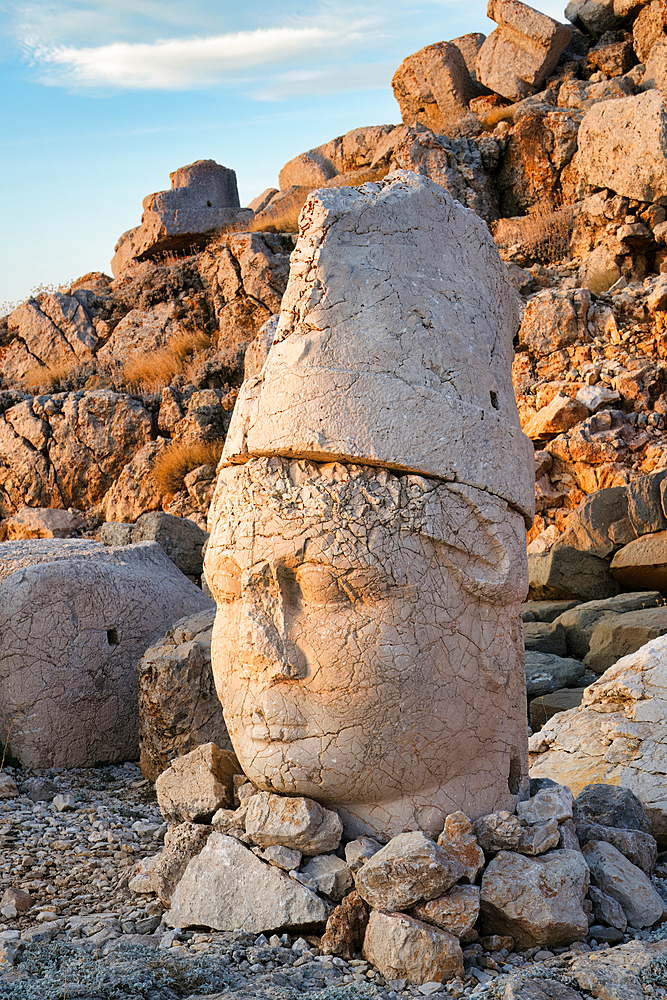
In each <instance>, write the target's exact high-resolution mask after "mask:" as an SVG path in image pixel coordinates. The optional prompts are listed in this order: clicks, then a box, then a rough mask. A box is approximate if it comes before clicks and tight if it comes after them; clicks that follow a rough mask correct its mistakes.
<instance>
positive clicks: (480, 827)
mask: <svg viewBox="0 0 667 1000" xmlns="http://www.w3.org/2000/svg"><path fill="white" fill-rule="evenodd" d="M473 830H474V831H475V836H476V837H477V840H478V842H479V845H480V847H481V848H482V850H483V851H484V853H485V854H495V853H496V852H498V851H515V850H516V849H517V848H518V846H519V841H520V840H521V834H522V828H521V824H520V823H519V821H518V819H517V818H516V816H512V815H511V813H508V812H507V810H505V809H503V810H501V811H500V812H497V813H488V815H486V816H480V818H479V819H476V820H475V822H474V823H473Z"/></svg>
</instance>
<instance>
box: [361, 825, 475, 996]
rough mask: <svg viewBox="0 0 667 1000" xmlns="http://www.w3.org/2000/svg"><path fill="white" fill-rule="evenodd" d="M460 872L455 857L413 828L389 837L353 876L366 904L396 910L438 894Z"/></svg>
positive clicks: (460, 869) (376, 907) (445, 889)
mask: <svg viewBox="0 0 667 1000" xmlns="http://www.w3.org/2000/svg"><path fill="white" fill-rule="evenodd" d="M463 874H464V871H463V867H462V865H461V864H460V863H459V861H458V860H456V859H455V858H454V857H452V856H450V855H449V853H448V852H447V851H446V850H445V849H444V848H442V847H438V845H437V844H436V843H435V841H433V840H431V839H430V838H429V837H427V836H426V834H424V833H421V832H420V831H415V832H414V833H400V834H399V835H398V836H397V837H394V838H393V839H392V840H390V841H389V843H388V844H387V845H386V846H385V847H383V848H382V850H380V851H378V852H377V854H374V855H373V857H372V858H369V859H368V861H367V862H366V864H365V865H363V866H362V867H361V868H360V869H359V870H358V871H357V872H356V873H355V876H354V878H355V882H356V887H357V892H358V893H359V895H360V896H361V898H362V899H363V900H365V902H367V903H368V904H369V906H372V907H373V908H374V909H381V910H396V909H399V908H401V909H407V908H408V907H409V906H413V905H414V904H415V903H417V902H419V901H420V900H423V899H435V898H436V897H437V896H441V895H442V894H443V892H446V891H447V889H449V888H450V887H451V886H452V885H453V884H454V883H455V882H457V881H458V879H459V878H461V876H462V875H463ZM395 978H396V977H395Z"/></svg>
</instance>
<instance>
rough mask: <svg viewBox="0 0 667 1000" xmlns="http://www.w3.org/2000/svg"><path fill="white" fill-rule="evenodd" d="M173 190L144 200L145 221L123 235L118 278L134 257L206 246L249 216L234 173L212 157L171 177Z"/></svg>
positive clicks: (116, 266) (118, 250)
mask: <svg viewBox="0 0 667 1000" xmlns="http://www.w3.org/2000/svg"><path fill="white" fill-rule="evenodd" d="M169 179H170V180H171V189H170V190H169V191H158V192H157V193H156V194H149V195H147V196H146V197H145V198H144V200H143V209H144V211H143V215H142V221H141V225H140V226H139V227H138V228H136V229H133V230H130V231H129V232H127V233H124V234H123V236H121V238H120V240H119V241H118V243H117V244H116V247H115V251H116V252H115V255H114V258H113V260H112V261H111V270H112V272H113V275H114V277H115V278H117V277H118V276H119V275H121V274H122V273H123V272H124V271H125V270H126V269H127V267H128V266H129V265H130V264H132V263H133V262H134V261H140V260H145V259H147V258H150V257H155V256H156V254H160V253H165V252H166V251H174V250H176V251H178V250H187V249H190V248H196V249H200V250H201V249H203V247H204V246H205V245H206V242H207V240H209V239H210V238H211V237H212V236H214V235H215V234H216V232H217V231H218V230H219V229H221V228H222V227H223V226H229V225H232V224H235V223H238V222H241V221H242V220H250V219H251V218H252V214H253V213H252V212H250V211H248V210H247V209H242V208H240V207H239V195H238V190H237V187H236V174H235V173H234V171H233V170H230V169H229V168H228V167H222V166H220V164H219V163H216V162H215V161H214V160H197V161H196V163H191V164H190V165H189V166H187V167H180V168H179V169H178V170H175V171H174V172H173V173H171V174H170V175H169Z"/></svg>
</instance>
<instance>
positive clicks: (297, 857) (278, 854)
mask: <svg viewBox="0 0 667 1000" xmlns="http://www.w3.org/2000/svg"><path fill="white" fill-rule="evenodd" d="M230 811H231V810H223V809H219V810H218V812H217V813H216V814H215V816H214V817H213V819H212V820H211V823H212V824H213V826H214V827H215V829H216V830H217V831H218V833H229V831H230V830H232V829H242V828H243V823H245V814H246V812H247V809H246V808H245V807H244V806H242V807H241V808H240V809H237V810H236V812H233V813H232V814H231V816H228V822H227V823H226V824H223V823H220V821H219V820H220V816H221V813H229V812H230ZM237 814H238V815H237ZM241 818H243V823H240V820H241ZM223 827H226V828H223ZM237 839H238V838H237ZM257 857H258V858H261V859H262V861H266V862H268V864H270V865H275V866H276V868H282V870H283V871H284V872H291V871H296V870H298V868H299V865H300V864H301V851H294V850H292V848H291V847H282V846H281V845H278V844H273V845H272V846H271V847H266V848H265V849H264V850H263V851H262V853H261V854H258V855H257Z"/></svg>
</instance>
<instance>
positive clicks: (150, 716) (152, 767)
mask: <svg viewBox="0 0 667 1000" xmlns="http://www.w3.org/2000/svg"><path fill="white" fill-rule="evenodd" d="M124 527H128V528H129V527H131V525H124ZM214 621H215V608H210V609H208V610H206V611H200V612H199V613H198V614H196V615H192V616H191V617H189V618H183V619H181V620H180V621H179V622H177V623H176V624H175V625H174V626H173V627H172V628H170V629H169V631H168V632H167V634H166V635H165V636H164V637H163V638H162V639H160V640H159V641H158V642H157V643H155V645H153V646H151V647H150V649H147V650H146V652H145V653H144V655H143V656H142V657H141V659H140V660H139V663H138V665H137V672H138V676H139V738H140V746H141V756H140V766H141V770H142V773H143V775H144V777H146V778H148V779H149V781H155V779H156V778H157V777H158V775H159V774H161V773H162V771H164V770H165V769H166V768H168V767H169V763H170V761H171V760H173V758H174V757H181V756H183V754H187V753H189V752H190V751H191V750H194V749H195V748H196V747H198V746H200V745H201V744H202V743H215V744H217V746H219V747H221V748H222V749H223V750H231V749H232V744H231V741H230V739H229V735H228V733H227V727H226V726H225V720H224V717H223V714H222V705H221V704H220V699H219V698H218V695H217V692H216V690H215V683H214V680H213V673H212V671H211V633H212V631H213V622H214Z"/></svg>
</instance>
